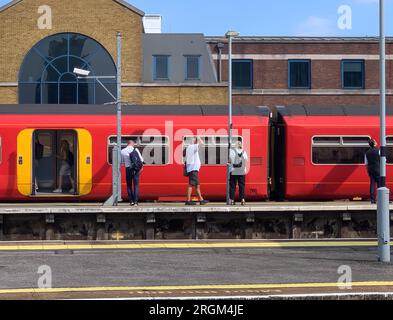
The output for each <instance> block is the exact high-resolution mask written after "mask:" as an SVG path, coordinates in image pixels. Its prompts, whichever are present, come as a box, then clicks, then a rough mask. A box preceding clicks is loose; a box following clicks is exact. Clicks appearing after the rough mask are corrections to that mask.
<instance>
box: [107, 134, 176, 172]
mask: <svg viewBox="0 0 393 320" xmlns="http://www.w3.org/2000/svg"><path fill="white" fill-rule="evenodd" d="M130 140H134V141H136V143H137V148H138V150H139V152H140V153H141V155H142V157H143V160H144V161H145V164H146V165H166V164H169V138H168V137H166V136H137V135H135V136H122V137H121V148H122V149H123V148H125V147H127V144H128V141H130ZM116 143H117V137H116V136H111V137H109V141H108V163H109V164H112V150H113V146H115V145H116Z"/></svg>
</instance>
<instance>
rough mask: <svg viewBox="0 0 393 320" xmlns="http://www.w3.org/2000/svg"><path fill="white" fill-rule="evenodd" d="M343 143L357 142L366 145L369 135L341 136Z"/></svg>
mask: <svg viewBox="0 0 393 320" xmlns="http://www.w3.org/2000/svg"><path fill="white" fill-rule="evenodd" d="M342 139H343V144H344V145H347V144H358V145H362V146H368V141H369V140H370V137H343V138H342Z"/></svg>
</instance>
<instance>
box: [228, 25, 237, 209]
mask: <svg viewBox="0 0 393 320" xmlns="http://www.w3.org/2000/svg"><path fill="white" fill-rule="evenodd" d="M237 36H239V32H236V31H228V32H227V33H226V34H225V37H226V38H227V39H228V165H227V192H226V193H227V205H230V204H231V197H230V177H231V172H230V164H229V157H230V153H231V147H232V39H233V38H234V37H237ZM232 200H234V199H232Z"/></svg>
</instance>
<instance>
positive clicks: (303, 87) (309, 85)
mask: <svg viewBox="0 0 393 320" xmlns="http://www.w3.org/2000/svg"><path fill="white" fill-rule="evenodd" d="M296 62H302V63H304V62H306V63H307V64H308V86H302V87H300V86H299V87H297V86H292V85H291V64H292V63H296ZM311 66H312V64H311V59H290V60H288V88H289V89H300V90H301V89H303V90H304V89H311V88H312V84H311Z"/></svg>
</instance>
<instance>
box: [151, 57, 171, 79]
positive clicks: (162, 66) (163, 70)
mask: <svg viewBox="0 0 393 320" xmlns="http://www.w3.org/2000/svg"><path fill="white" fill-rule="evenodd" d="M153 60H154V62H153V63H154V80H169V56H165V55H159V56H154V57H153Z"/></svg>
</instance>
